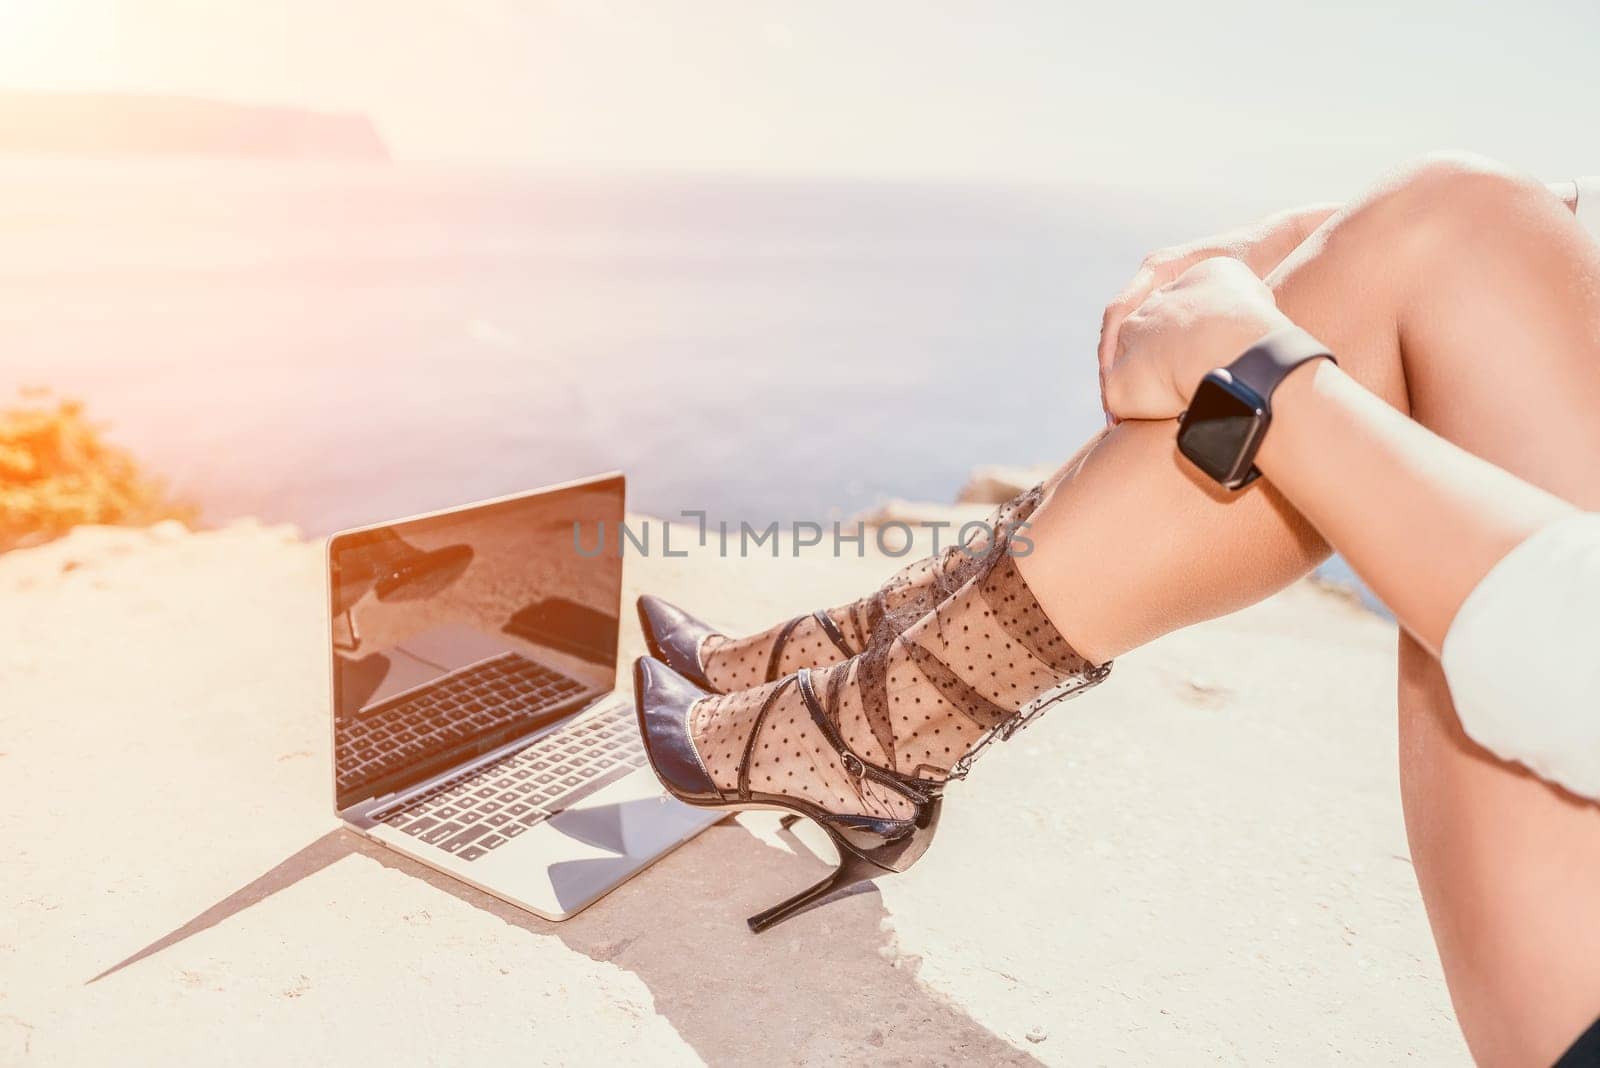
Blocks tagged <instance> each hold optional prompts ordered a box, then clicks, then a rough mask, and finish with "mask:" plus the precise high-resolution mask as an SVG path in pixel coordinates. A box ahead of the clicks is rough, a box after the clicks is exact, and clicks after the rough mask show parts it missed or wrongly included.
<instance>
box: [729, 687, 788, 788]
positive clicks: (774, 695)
mask: <svg viewBox="0 0 1600 1068" xmlns="http://www.w3.org/2000/svg"><path fill="white" fill-rule="evenodd" d="M792 685H794V679H793V677H790V678H787V679H784V680H783V681H782V682H781V683H779V684H778V685H777V686H774V687H773V688H772V692H771V693H769V694H767V699H766V700H765V701H762V702H761V708H760V710H759V711H758V712H756V722H755V726H754V727H752V728H750V737H749V738H748V739H746V740H745V743H744V756H743V757H741V758H740V760H739V800H741V801H748V800H750V760H751V758H753V757H754V756H755V751H756V739H758V738H760V737H761V727H762V724H764V723H766V721H767V713H768V712H771V711H772V706H773V705H775V704H777V703H778V698H780V697H782V696H783V691H785V690H787V689H788V688H789V687H790V686H792Z"/></svg>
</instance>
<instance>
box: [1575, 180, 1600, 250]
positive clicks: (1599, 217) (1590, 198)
mask: <svg viewBox="0 0 1600 1068" xmlns="http://www.w3.org/2000/svg"><path fill="white" fill-rule="evenodd" d="M1577 185H1578V222H1580V223H1582V224H1583V227H1584V229H1586V230H1588V231H1589V236H1591V237H1593V238H1594V239H1595V240H1596V241H1600V175H1595V176H1591V177H1588V178H1579V179H1578V180H1577Z"/></svg>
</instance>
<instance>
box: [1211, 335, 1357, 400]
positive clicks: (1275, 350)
mask: <svg viewBox="0 0 1600 1068" xmlns="http://www.w3.org/2000/svg"><path fill="white" fill-rule="evenodd" d="M1319 357H1320V358H1322V359H1327V360H1333V353H1331V352H1329V351H1328V346H1326V345H1324V344H1323V343H1322V342H1320V341H1318V340H1317V339H1316V338H1314V337H1312V336H1311V335H1310V334H1308V333H1306V332H1305V331H1304V330H1302V329H1300V328H1299V327H1298V326H1286V327H1284V328H1283V329H1281V330H1274V331H1273V332H1272V333H1270V334H1268V335H1267V336H1266V337H1264V338H1262V339H1261V340H1260V341H1258V342H1256V343H1255V344H1254V345H1252V346H1250V348H1248V349H1246V350H1245V353H1244V355H1243V356H1240V357H1239V358H1238V359H1237V360H1234V361H1233V362H1232V363H1230V364H1229V365H1228V373H1229V374H1230V375H1232V376H1233V379H1234V381H1236V382H1242V383H1243V384H1244V385H1246V386H1249V387H1250V388H1251V389H1252V390H1254V391H1255V392H1256V393H1257V394H1258V395H1260V397H1261V398H1262V399H1263V400H1267V401H1270V400H1272V393H1273V390H1275V389H1277V388H1278V383H1280V382H1282V381H1283V380H1284V379H1285V378H1288V377H1289V372H1290V371H1293V370H1294V369H1295V368H1296V367H1299V366H1300V365H1301V364H1303V363H1305V362H1306V361H1307V360H1315V359H1317V358H1319ZM1334 362H1335V363H1337V362H1338V361H1337V360H1335V361H1334Z"/></svg>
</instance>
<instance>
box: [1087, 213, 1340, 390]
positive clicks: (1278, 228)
mask: <svg viewBox="0 0 1600 1068" xmlns="http://www.w3.org/2000/svg"><path fill="white" fill-rule="evenodd" d="M1337 210H1338V205H1336V204H1317V205H1313V206H1310V207H1304V208H1294V209H1291V210H1289V211H1282V212H1279V213H1278V214H1276V215H1271V216H1268V217H1267V218H1265V219H1263V220H1261V221H1260V222H1258V223H1253V224H1251V225H1250V226H1245V227H1241V228H1239V229H1237V230H1229V231H1228V232H1226V233H1222V234H1217V235H1215V236H1213V237H1203V238H1201V239H1200V240H1198V241H1191V242H1188V243H1187V244H1183V245H1175V246H1173V247H1171V248H1163V249H1157V250H1156V251H1154V252H1152V253H1150V255H1148V256H1146V257H1145V258H1144V261H1143V262H1142V263H1140V264H1139V270H1138V273H1136V274H1135V275H1134V276H1133V280H1132V281H1131V282H1129V283H1128V284H1127V285H1126V286H1124V287H1123V290H1122V292H1121V293H1118V294H1117V297H1116V299H1115V300H1113V301H1112V302H1111V303H1110V304H1107V305H1106V310H1105V315H1104V316H1103V317H1102V318H1101V320H1100V387H1101V394H1102V398H1103V396H1104V392H1105V378H1106V373H1107V372H1108V371H1110V370H1111V364H1112V362H1113V360H1115V358H1116V352H1117V339H1118V336H1119V335H1120V333H1121V328H1122V324H1123V322H1124V321H1125V320H1126V319H1127V317H1128V316H1129V315H1131V314H1132V313H1133V310H1134V309H1135V308H1137V307H1138V306H1139V305H1141V304H1143V303H1144V301H1145V298H1146V297H1148V296H1149V295H1150V294H1151V293H1153V292H1155V291H1156V290H1157V289H1159V288H1161V287H1162V286H1164V285H1166V284H1167V283H1169V282H1172V281H1175V280H1176V279H1177V277H1178V276H1179V275H1181V274H1182V273H1183V272H1184V271H1187V270H1188V269H1189V268H1190V267H1193V266H1194V265H1195V264H1197V263H1199V262H1200V261H1201V260H1207V259H1212V258H1214V257H1217V256H1227V257H1229V258H1231V259H1235V260H1239V261H1240V262H1242V263H1244V264H1245V265H1246V266H1248V267H1249V268H1250V269H1251V270H1252V271H1254V272H1255V274H1256V276H1257V277H1260V278H1265V277H1266V276H1267V275H1268V274H1271V273H1272V271H1273V269H1274V268H1275V267H1277V266H1278V264H1280V263H1282V262H1283V261H1284V259H1285V258H1286V257H1287V256H1288V255H1289V253H1291V252H1293V251H1294V250H1295V247H1296V246H1298V245H1299V244H1300V242H1302V241H1304V240H1305V239H1306V238H1307V237H1309V236H1310V235H1311V232H1312V231H1313V230H1315V229H1316V228H1317V227H1319V226H1321V225H1322V224H1323V223H1324V222H1326V221H1327V219H1328V217H1329V216H1331V215H1332V214H1333V213H1334V212H1335V211H1337ZM1105 407H1106V413H1107V414H1108V415H1112V416H1114V415H1115V414H1116V412H1115V411H1114V410H1113V409H1112V408H1111V406H1110V405H1109V404H1107V405H1106V406H1105Z"/></svg>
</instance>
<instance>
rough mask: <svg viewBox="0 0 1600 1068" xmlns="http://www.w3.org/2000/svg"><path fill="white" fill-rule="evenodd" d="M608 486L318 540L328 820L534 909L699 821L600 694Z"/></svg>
mask: <svg viewBox="0 0 1600 1068" xmlns="http://www.w3.org/2000/svg"><path fill="white" fill-rule="evenodd" d="M623 487H624V483H623V479H622V476H620V475H603V476H600V477H597V478H592V479H586V480H584V481H581V482H573V483H569V484H566V485H562V486H555V487H552V488H549V489H543V490H538V491H536V492H533V493H528V494H523V495H520V496H516V497H507V498H504V499H501V500H496V501H488V502H485V503H483V504H475V505H469V506H467V507H464V508H456V509H452V510H450V511H445V512H437V513H434V514H431V515H425V516H419V517H417V518H415V519H406V520H401V521H399V522H396V523H385V524H382V525H380V526H372V527H364V528H361V529H359V530H350V531H345V532H343V533H341V534H337V535H335V536H334V537H333V538H332V540H331V541H330V542H329V543H328V580H329V581H328V587H329V606H330V615H331V624H332V626H331V632H330V645H331V653H332V657H331V659H332V665H333V669H332V674H333V780H334V808H335V809H336V810H337V812H338V814H339V817H340V818H341V819H342V820H344V821H345V823H347V824H348V825H350V826H351V827H353V828H355V829H356V830H358V831H360V832H361V833H362V834H365V835H368V836H370V837H372V838H374V839H376V840H378V841H379V842H382V843H383V844H384V845H387V846H389V847H391V848H393V849H395V850H397V851H398V852H401V853H404V854H406V855H407V856H409V857H413V858H415V859H416V860H420V861H421V862H422V863H424V864H427V865H428V866H429V867H432V868H436V869H438V870H439V871H442V872H444V873H446V874H448V875H451V876H454V877H455V878H457V879H460V880H462V881H463V882H466V883H470V884H471V885H473V886H475V887H478V888H479V889H480V890H484V891H486V892H488V893H491V894H493V895H495V896H496V897H499V898H502V899H504V900H506V901H509V902H511V903H512V904H514V905H519V906H521V907H522V908H525V909H527V910H528V911H529V912H533V913H535V914H537V915H540V916H543V917H545V918H547V919H552V920H561V919H565V918H567V917H568V916H571V915H572V914H573V913H575V912H577V911H579V910H580V909H582V908H583V907H584V906H586V905H588V904H590V903H591V902H593V901H594V900H596V899H597V898H599V897H600V896H602V895H603V894H605V893H606V892H607V891H609V890H611V889H612V888H613V887H616V886H618V885H619V884H621V883H622V882H623V881H624V880H626V879H627V878H629V877H630V876H632V875H634V874H635V873H637V872H638V871H640V870H641V869H643V868H644V867H646V866H647V865H648V864H650V863H651V862H652V861H654V860H655V859H656V858H657V857H660V856H661V855H662V854H664V853H666V852H668V851H669V850H671V849H672V848H674V847H675V846H677V845H679V844H681V843H683V842H685V841H687V840H688V839H689V838H692V837H693V836H694V835H696V834H698V833H699V832H700V831H702V830H704V829H705V828H706V827H708V826H710V825H711V824H712V823H715V822H716V821H717V819H718V818H719V814H718V813H715V812H710V811H706V810H703V809H695V808H691V807H689V806H687V805H684V804H681V803H680V802H678V801H675V800H673V799H671V798H669V797H667V796H666V795H665V794H664V793H663V792H662V791H661V787H660V785H659V784H658V783H657V782H656V779H655V776H654V775H653V774H652V773H651V771H650V769H649V767H648V765H647V764H646V762H645V756H644V751H643V749H642V748H641V746H640V742H639V729H638V725H637V722H636V720H635V717H634V713H633V703H632V701H631V700H630V699H629V698H628V697H627V695H625V694H619V693H617V692H616V690H615V689H614V687H615V685H616V676H617V629H618V621H619V619H620V618H621V610H622V559H621V552H620V544H619V539H618V532H619V529H620V527H619V525H620V523H621V522H622V517H623ZM602 531H603V532H604V533H603V537H602Z"/></svg>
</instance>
